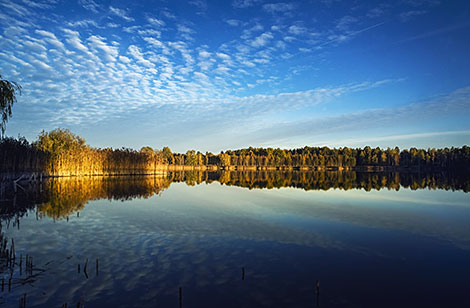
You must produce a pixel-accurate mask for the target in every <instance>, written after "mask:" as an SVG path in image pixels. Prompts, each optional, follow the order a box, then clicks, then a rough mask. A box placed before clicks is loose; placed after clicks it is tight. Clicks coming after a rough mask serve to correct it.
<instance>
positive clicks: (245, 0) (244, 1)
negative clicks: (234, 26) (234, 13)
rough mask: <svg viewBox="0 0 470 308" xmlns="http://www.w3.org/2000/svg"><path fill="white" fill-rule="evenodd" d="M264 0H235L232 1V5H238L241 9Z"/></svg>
mask: <svg viewBox="0 0 470 308" xmlns="http://www.w3.org/2000/svg"><path fill="white" fill-rule="evenodd" d="M261 2H262V0H234V1H233V2H232V6H233V7H236V8H239V9H244V8H247V7H251V6H254V5H256V4H258V3H261Z"/></svg>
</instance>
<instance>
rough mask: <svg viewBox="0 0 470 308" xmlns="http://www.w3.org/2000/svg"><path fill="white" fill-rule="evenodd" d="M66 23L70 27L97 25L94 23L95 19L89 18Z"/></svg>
mask: <svg viewBox="0 0 470 308" xmlns="http://www.w3.org/2000/svg"><path fill="white" fill-rule="evenodd" d="M67 25H69V26H70V27H88V26H94V27H98V24H97V23H96V21H94V20H91V19H85V20H78V21H75V22H69V23H67Z"/></svg>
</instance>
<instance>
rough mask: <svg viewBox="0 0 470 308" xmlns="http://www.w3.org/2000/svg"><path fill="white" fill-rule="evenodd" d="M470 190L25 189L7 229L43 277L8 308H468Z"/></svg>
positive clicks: (430, 182)
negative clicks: (22, 307)
mask: <svg viewBox="0 0 470 308" xmlns="http://www.w3.org/2000/svg"><path fill="white" fill-rule="evenodd" d="M423 178H424V179H423ZM466 185H467V184H465V183H463V184H462V183H456V182H454V181H453V180H448V179H442V178H440V176H435V177H429V176H428V177H423V176H421V177H418V176H416V175H415V176H413V177H410V176H405V175H397V174H394V175H393V174H392V175H391V174H387V175H384V174H381V175H380V174H376V175H370V174H369V175H364V174H359V175H358V174H354V175H351V174H338V173H335V174H330V173H328V174H312V173H306V174H301V173H295V172H294V173H290V174H282V173H275V174H259V173H251V174H250V173H231V174H228V175H227V174H223V175H220V174H208V173H186V174H182V173H179V174H171V175H168V176H165V177H158V178H156V177H114V178H96V177H95V178H64V179H51V180H48V181H47V182H46V183H43V184H41V185H32V184H28V185H26V184H24V188H25V191H23V190H20V191H19V192H18V193H17V195H16V198H15V200H13V197H12V195H11V194H8V193H5V195H4V196H3V199H2V200H3V201H2V204H3V208H2V213H1V215H2V218H3V222H2V229H3V233H4V236H5V237H6V238H8V239H9V241H11V239H14V243H15V249H16V255H17V258H18V257H19V255H23V256H24V255H26V254H28V255H29V256H33V263H34V269H33V276H34V277H32V278H31V277H28V275H27V274H25V273H24V269H22V273H21V275H20V272H19V266H18V265H19V264H16V266H15V268H14V270H13V287H12V289H11V292H8V290H7V288H6V290H5V291H4V292H2V293H1V303H2V304H3V305H4V306H12V305H14V307H17V306H18V300H19V298H20V297H22V296H23V295H24V294H25V293H26V294H27V295H26V297H27V307H61V305H62V304H64V303H68V305H69V306H73V307H75V306H76V303H77V302H79V301H81V302H82V303H84V304H85V306H86V307H179V305H180V298H179V290H180V288H181V290H182V297H181V299H182V302H181V305H182V307H316V306H317V305H319V306H320V307H417V306H426V307H465V306H469V305H470V299H469V298H468V295H467V293H468V287H469V286H470V224H469V222H470V196H469V194H468V193H466V192H465V191H466V189H465V187H468V186H466ZM276 187H278V188H276ZM267 188H271V189H267ZM13 201H14V205H13V203H12V202H13ZM18 224H19V225H18ZM86 259H88V265H87V272H86V274H85V273H84V271H83V267H84V264H85V262H86ZM96 259H98V260H99V261H98V262H99V268H98V271H96ZM78 264H80V272H78ZM242 269H243V270H242ZM243 272H244V273H243ZM1 275H2V277H4V278H5V279H8V278H9V277H10V275H11V272H10V270H9V269H5V268H3V271H2V274H1ZM317 281H319V283H320V287H319V290H317V288H316V283H317ZM318 291H319V294H318Z"/></svg>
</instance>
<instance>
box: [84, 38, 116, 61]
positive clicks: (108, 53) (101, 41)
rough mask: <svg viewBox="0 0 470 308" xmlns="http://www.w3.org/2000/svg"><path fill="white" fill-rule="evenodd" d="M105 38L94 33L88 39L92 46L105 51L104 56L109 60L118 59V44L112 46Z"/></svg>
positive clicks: (95, 49)
mask: <svg viewBox="0 0 470 308" xmlns="http://www.w3.org/2000/svg"><path fill="white" fill-rule="evenodd" d="M105 40H106V39H105V38H103V37H101V36H96V35H92V36H90V37H89V38H88V39H87V41H88V42H89V45H90V47H91V48H92V49H93V50H94V51H95V52H97V51H98V50H101V51H102V52H103V55H104V58H105V59H106V60H107V61H109V62H114V61H116V57H117V56H118V53H119V52H118V48H117V47H116V46H110V45H108V44H106V42H105Z"/></svg>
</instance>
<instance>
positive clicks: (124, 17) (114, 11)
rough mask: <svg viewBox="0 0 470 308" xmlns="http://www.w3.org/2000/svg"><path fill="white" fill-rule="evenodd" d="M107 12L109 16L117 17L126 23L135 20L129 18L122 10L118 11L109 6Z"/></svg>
mask: <svg viewBox="0 0 470 308" xmlns="http://www.w3.org/2000/svg"><path fill="white" fill-rule="evenodd" d="M109 12H110V13H111V14H114V15H116V16H118V17H121V18H122V19H124V20H125V21H127V22H130V21H134V20H135V19H134V18H132V17H130V16H129V15H128V14H127V12H126V11H125V10H122V9H118V8H115V7H112V6H110V7H109Z"/></svg>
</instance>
